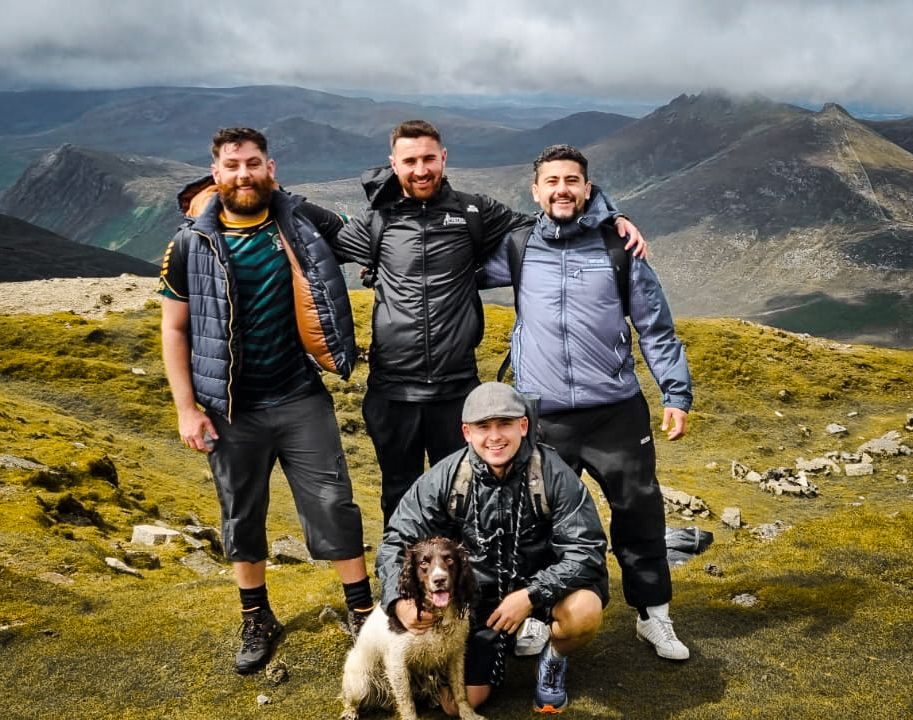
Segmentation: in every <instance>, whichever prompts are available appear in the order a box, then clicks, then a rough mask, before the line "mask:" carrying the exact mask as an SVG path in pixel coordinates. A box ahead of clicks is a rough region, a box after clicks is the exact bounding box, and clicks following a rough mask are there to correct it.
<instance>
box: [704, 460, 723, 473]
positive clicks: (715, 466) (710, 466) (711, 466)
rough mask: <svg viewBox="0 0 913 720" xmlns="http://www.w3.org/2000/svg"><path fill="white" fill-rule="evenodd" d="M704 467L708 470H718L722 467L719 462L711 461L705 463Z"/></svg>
mask: <svg viewBox="0 0 913 720" xmlns="http://www.w3.org/2000/svg"><path fill="white" fill-rule="evenodd" d="M704 468H705V469H707V470H710V471H711V472H716V471H717V470H719V469H720V465H719V463H717V462H709V463H707V464H706V465H704Z"/></svg>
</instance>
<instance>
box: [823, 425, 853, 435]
mask: <svg viewBox="0 0 913 720" xmlns="http://www.w3.org/2000/svg"><path fill="white" fill-rule="evenodd" d="M824 432H826V433H827V434H828V435H846V434H848V433H849V431H848V430H847V429H846V428H845V427H843V425H838V424H837V423H830V424H829V425H828V426H827V427H826V428H824Z"/></svg>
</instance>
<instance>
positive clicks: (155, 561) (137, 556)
mask: <svg viewBox="0 0 913 720" xmlns="http://www.w3.org/2000/svg"><path fill="white" fill-rule="evenodd" d="M124 562H125V563H127V565H129V566H130V567H133V568H140V569H141V570H158V569H159V568H160V567H162V561H161V559H160V558H159V556H158V555H156V554H155V553H151V552H149V551H148V550H126V551H124Z"/></svg>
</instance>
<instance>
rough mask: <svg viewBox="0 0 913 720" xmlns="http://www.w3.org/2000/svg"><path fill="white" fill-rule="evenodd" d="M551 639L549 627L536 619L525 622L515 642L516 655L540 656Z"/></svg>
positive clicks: (527, 619) (532, 618)
mask: <svg viewBox="0 0 913 720" xmlns="http://www.w3.org/2000/svg"><path fill="white" fill-rule="evenodd" d="M550 637H551V631H550V630H549V627H548V625H546V624H545V623H544V622H542V621H541V620H537V619H536V618H534V617H528V618H526V620H524V621H523V624H522V625H521V626H520V629H519V630H518V631H517V639H516V641H515V642H514V655H519V656H520V657H523V656H524V655H538V654H539V653H541V652H542V649H543V648H544V647H545V644H546V643H547V642H548V641H549V638H550Z"/></svg>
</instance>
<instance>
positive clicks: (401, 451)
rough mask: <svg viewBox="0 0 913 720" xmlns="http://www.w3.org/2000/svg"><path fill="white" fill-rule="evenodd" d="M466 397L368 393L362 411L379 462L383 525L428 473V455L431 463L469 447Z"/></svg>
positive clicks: (369, 390)
mask: <svg viewBox="0 0 913 720" xmlns="http://www.w3.org/2000/svg"><path fill="white" fill-rule="evenodd" d="M464 401H465V397H458V398H455V399H453V400H439V401H424V402H404V401H401V400H390V399H388V398H386V397H384V396H383V395H379V394H378V393H377V392H373V391H372V390H371V389H370V388H369V389H368V391H367V393H365V399H364V402H363V404H362V415H363V416H364V419H365V426H366V427H367V429H368V435H370V436H371V441H372V442H373V443H374V451H375V452H376V453H377V463H378V465H380V472H381V495H380V507H381V509H382V510H383V513H384V526H385V527H386V525H387V523H388V522H389V520H390V517H391V516H392V515H393V511H394V510H396V506H397V505H399V501H400V499H401V498H402V497H403V495H405V494H406V491H407V490H408V489H409V488H410V487H412V483H414V482H415V481H416V480H417V479H418V476H419V475H421V474H422V473H423V472H424V471H425V455H426V453H427V455H428V463H429V466H430V465H434V464H435V463H436V462H438V461H439V460H441V459H443V458H445V457H447V456H448V455H450V453H453V452H456V451H457V450H459V449H460V448H462V447H465V445H466V441H465V440H464V439H463V431H462V429H461V428H462V422H461V418H462V415H463V402H464Z"/></svg>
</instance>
